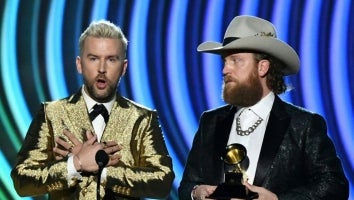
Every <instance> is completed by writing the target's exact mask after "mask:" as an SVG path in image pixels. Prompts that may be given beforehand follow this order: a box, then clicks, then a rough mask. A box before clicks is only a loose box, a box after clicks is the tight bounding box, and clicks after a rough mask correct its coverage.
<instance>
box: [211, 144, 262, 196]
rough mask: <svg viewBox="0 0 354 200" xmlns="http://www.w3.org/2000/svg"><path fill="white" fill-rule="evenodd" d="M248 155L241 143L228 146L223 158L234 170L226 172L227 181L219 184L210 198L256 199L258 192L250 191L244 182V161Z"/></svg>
mask: <svg viewBox="0 0 354 200" xmlns="http://www.w3.org/2000/svg"><path fill="white" fill-rule="evenodd" d="M246 157H247V150H246V148H245V147H244V146H243V145H241V144H237V143H234V144H230V145H228V146H226V148H225V152H224V155H223V157H222V160H223V161H224V162H225V163H226V164H228V165H231V166H233V170H232V171H230V172H225V182H224V183H222V184H220V185H218V187H217V188H216V190H215V191H214V193H213V194H212V195H210V196H209V198H212V199H231V198H239V199H254V198H257V197H258V194H257V193H254V192H252V191H249V190H248V189H247V188H246V187H245V186H244V185H243V184H242V183H243V181H244V180H243V178H244V177H245V172H244V170H243V169H242V168H241V163H242V161H243V160H244V159H245V158H246Z"/></svg>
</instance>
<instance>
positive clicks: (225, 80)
mask: <svg viewBox="0 0 354 200" xmlns="http://www.w3.org/2000/svg"><path fill="white" fill-rule="evenodd" d="M223 81H224V83H227V82H231V81H235V79H233V78H232V77H231V76H229V75H226V76H224V77H223Z"/></svg>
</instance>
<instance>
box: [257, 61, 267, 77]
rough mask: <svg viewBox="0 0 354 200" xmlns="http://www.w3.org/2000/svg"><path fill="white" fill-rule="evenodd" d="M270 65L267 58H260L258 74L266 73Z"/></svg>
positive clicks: (263, 74)
mask: <svg viewBox="0 0 354 200" xmlns="http://www.w3.org/2000/svg"><path fill="white" fill-rule="evenodd" d="M269 67H270V62H269V60H261V61H259V63H258V75H259V76H261V77H264V76H266V75H267V73H268V71H269Z"/></svg>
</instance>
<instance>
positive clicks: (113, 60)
mask: <svg viewBox="0 0 354 200" xmlns="http://www.w3.org/2000/svg"><path fill="white" fill-rule="evenodd" d="M108 60H109V62H112V63H115V62H117V61H118V58H116V57H110V58H109V59H108Z"/></svg>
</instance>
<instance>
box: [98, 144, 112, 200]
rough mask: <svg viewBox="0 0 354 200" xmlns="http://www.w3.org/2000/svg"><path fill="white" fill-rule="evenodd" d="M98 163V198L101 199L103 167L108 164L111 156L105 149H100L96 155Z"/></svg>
mask: <svg viewBox="0 0 354 200" xmlns="http://www.w3.org/2000/svg"><path fill="white" fill-rule="evenodd" d="M95 160H96V163H97V165H98V174H97V200H99V199H100V184H101V174H102V170H103V168H104V167H105V166H106V165H107V164H108V161H109V156H108V154H107V153H106V152H105V151H104V150H102V149H101V150H98V151H97V153H96V156H95Z"/></svg>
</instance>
